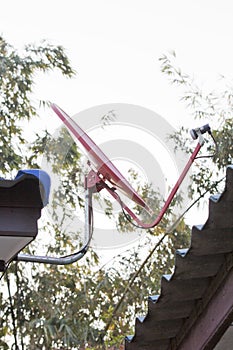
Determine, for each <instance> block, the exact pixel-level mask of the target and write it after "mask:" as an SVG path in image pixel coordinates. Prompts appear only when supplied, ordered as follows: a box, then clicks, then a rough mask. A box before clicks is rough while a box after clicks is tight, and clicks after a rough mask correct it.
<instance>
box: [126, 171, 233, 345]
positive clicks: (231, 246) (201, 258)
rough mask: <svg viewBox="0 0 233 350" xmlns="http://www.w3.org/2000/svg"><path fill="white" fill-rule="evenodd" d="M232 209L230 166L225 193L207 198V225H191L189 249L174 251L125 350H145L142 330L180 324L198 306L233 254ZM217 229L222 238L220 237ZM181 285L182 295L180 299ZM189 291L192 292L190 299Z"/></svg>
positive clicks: (231, 172) (145, 343)
mask: <svg viewBox="0 0 233 350" xmlns="http://www.w3.org/2000/svg"><path fill="white" fill-rule="evenodd" d="M229 203H230V204H229ZM232 208H233V165H229V166H228V167H227V169H226V180H225V189H224V191H223V192H222V193H221V194H220V195H214V196H213V195H212V196H210V198H209V216H208V219H207V221H206V223H205V224H204V225H196V226H193V228H192V233H191V244H190V247H189V248H185V249H178V250H177V252H176V256H175V270H174V273H173V274H172V275H164V276H162V278H161V293H160V295H156V296H149V298H148V311H147V314H146V315H145V316H144V317H143V319H141V320H142V322H140V323H139V320H136V325H135V326H136V330H135V334H134V335H131V336H128V337H126V338H125V340H126V341H125V348H126V350H127V349H130V350H131V349H134V348H135V349H142V350H144V349H147V346H148V344H147V343H148V342H149V340H146V338H145V337H144V336H143V335H142V334H143V329H146V327H147V328H150V327H152V326H151V325H152V323H153V327H154V328H157V329H159V327H160V326H161V325H162V322H164V321H171V320H172V319H174V320H176V321H178V320H179V319H182V322H183V321H184V320H185V319H187V318H188V316H189V315H191V314H192V310H193V306H194V305H197V304H196V303H197V300H200V299H201V298H202V296H203V294H204V292H205V290H207V289H208V287H209V286H210V285H211V281H212V280H213V277H214V276H215V275H216V274H217V272H218V271H219V270H220V268H221V266H222V265H223V262H224V261H225V259H226V258H227V256H228V255H229V253H230V254H231V253H232V252H233V235H232V229H233V218H232V217H233V215H232ZM222 214H224V219H222V217H223V216H222ZM219 230H221V232H222V233H223V235H219ZM203 264H204V265H203ZM182 285H183V290H184V293H183V295H182V298H180V294H182ZM185 291H186V294H185ZM190 291H191V292H192V293H193V298H192V297H191V294H192V293H191V292H190ZM173 306H174V308H173V311H171V312H169V311H168V309H170V310H171V308H172V307H173ZM176 312H177V314H176ZM182 315H183V316H182ZM176 317H177V318H176ZM140 328H141V330H140V332H139V331H138V330H139V329H140ZM138 333H140V334H138ZM146 333H147V332H146ZM158 333H159V332H158ZM178 333H179V332H177V335H178ZM161 336H162V332H161ZM140 338H141V340H140ZM172 338H173V339H174V338H176V336H174V337H172ZM151 339H152V338H151ZM163 340H164V338H161V344H162V343H163ZM153 341H154V342H156V343H157V341H159V334H158V337H157V338H156V337H153ZM170 341H171V338H170V339H169V342H170ZM131 344H132V345H131ZM140 344H141V347H140ZM148 349H149V348H148ZM151 349H152V348H151ZM156 349H158V350H160V349H161V350H163V349H164V350H166V349H169V347H168V346H167V345H164V347H163V345H161V347H156Z"/></svg>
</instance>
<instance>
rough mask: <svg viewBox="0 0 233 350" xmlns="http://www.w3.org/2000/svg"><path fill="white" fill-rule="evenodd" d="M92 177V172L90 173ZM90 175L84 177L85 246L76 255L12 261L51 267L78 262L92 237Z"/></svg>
mask: <svg viewBox="0 0 233 350" xmlns="http://www.w3.org/2000/svg"><path fill="white" fill-rule="evenodd" d="M90 173H91V175H92V171H91V172H90ZM90 173H89V174H88V176H86V177H85V228H84V235H85V244H84V245H83V247H82V248H81V249H80V250H79V251H78V252H76V253H73V254H70V255H67V256H62V257H52V256H40V255H30V254H18V255H17V256H16V257H15V259H14V260H16V261H24V262H33V263H42V264H51V265H69V264H72V263H74V262H76V261H78V260H80V259H81V258H82V257H83V256H84V255H85V254H86V252H87V250H88V248H89V244H90V241H91V237H92V230H93V222H92V221H93V219H92V194H93V193H94V192H95V190H96V183H95V184H94V185H93V183H88V179H89V178H90Z"/></svg>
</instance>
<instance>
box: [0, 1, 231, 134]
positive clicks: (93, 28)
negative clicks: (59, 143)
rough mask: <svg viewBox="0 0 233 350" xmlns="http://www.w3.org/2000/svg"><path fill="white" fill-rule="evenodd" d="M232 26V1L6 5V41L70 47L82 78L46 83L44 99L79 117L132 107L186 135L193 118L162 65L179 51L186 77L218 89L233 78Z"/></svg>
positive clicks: (41, 84)
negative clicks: (108, 107)
mask: <svg viewBox="0 0 233 350" xmlns="http://www.w3.org/2000/svg"><path fill="white" fill-rule="evenodd" d="M232 18H233V2H232V1H231V0H221V1H216V0H211V1H210V0H196V1H194V0H193V1H190V0H189V1H188V0H176V1H172V0H169V1H165V0H157V1H156V0H140V1H139V0H115V1H113V0H98V1H96V0H85V1H81V0H67V1H66V2H65V1H60V0H56V1H55V0H40V1H32V0H21V1H17V0H8V1H2V2H1V10H0V33H1V34H2V35H3V37H4V38H5V39H6V40H7V41H8V42H9V43H11V44H12V45H14V46H15V47H18V48H22V46H23V45H25V44H28V43H30V42H35V43H38V42H39V41H40V40H41V39H48V41H49V42H51V43H52V44H59V45H62V46H64V47H65V49H66V51H67V54H68V56H69V57H70V59H71V62H72V65H73V67H74V68H75V69H76V71H77V73H78V74H77V76H76V77H75V78H73V79H72V80H70V79H65V78H63V77H62V76H61V74H60V73H58V72H54V73H51V74H49V75H46V76H45V75H42V74H41V75H38V76H37V77H36V81H35V83H36V86H35V98H36V99H45V100H50V101H54V102H55V103H57V104H58V105H60V106H61V107H62V108H63V109H64V110H66V111H67V112H68V113H69V114H71V115H74V114H76V113H78V112H79V111H82V110H84V109H86V108H90V107H93V106H95V105H100V104H104V103H115V102H116V103H131V104H136V105H140V106H142V107H146V108H149V109H151V110H154V111H155V112H157V113H158V114H160V115H161V116H162V117H164V118H166V119H167V120H168V121H169V122H170V123H171V124H172V125H174V126H177V127H178V126H180V125H181V124H182V123H186V125H188V119H187V116H188V112H187V111H186V110H185V108H184V106H183V104H182V103H181V102H180V101H179V97H180V92H179V90H178V89H177V88H176V87H174V86H170V84H169V83H168V81H167V78H166V77H165V76H163V75H162V74H161V72H160V64H159V62H158V58H159V57H160V56H161V55H162V54H164V53H167V52H168V50H175V51H176V53H177V58H178V62H179V65H180V66H181V67H182V68H183V69H184V71H186V72H188V73H190V74H191V75H192V74H194V75H195V76H196V77H197V78H198V79H199V80H200V81H203V83H204V84H206V85H207V86H208V87H213V89H214V88H215V86H216V85H215V84H217V79H218V75H219V74H224V75H226V76H232V62H233V49H232V33H233V21H232ZM43 123H45V126H49V124H50V121H49V118H47V120H45V118H43ZM52 123H53V124H54V121H53V122H52ZM46 124H47V125H46ZM35 131H37V130H35Z"/></svg>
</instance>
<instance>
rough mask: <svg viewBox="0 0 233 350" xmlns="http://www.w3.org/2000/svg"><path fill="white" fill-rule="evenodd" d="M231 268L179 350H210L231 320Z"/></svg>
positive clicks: (232, 314) (232, 317) (232, 275)
mask: <svg viewBox="0 0 233 350" xmlns="http://www.w3.org/2000/svg"><path fill="white" fill-rule="evenodd" d="M232 291H233V268H232V269H231V270H230V272H229V273H228V275H227V277H226V278H225V280H224V281H223V282H222V284H221V285H220V286H219V288H218V289H217V290H216V293H215V295H214V296H213V298H212V299H211V300H210V302H209V304H208V305H207V307H206V308H205V309H204V310H203V313H202V314H201V315H200V316H199V318H198V319H197V320H196V323H195V324H194V325H193V327H192V328H191V330H190V332H189V333H188V334H187V335H186V337H185V338H184V340H183V342H182V343H181V344H180V345H179V347H178V349H179V350H197V349H198V350H212V349H213V348H214V346H215V345H216V344H217V343H218V341H219V340H220V338H221V337H222V335H223V334H224V332H225V331H226V330H227V328H228V327H229V325H230V324H231V322H232V320H233V298H232Z"/></svg>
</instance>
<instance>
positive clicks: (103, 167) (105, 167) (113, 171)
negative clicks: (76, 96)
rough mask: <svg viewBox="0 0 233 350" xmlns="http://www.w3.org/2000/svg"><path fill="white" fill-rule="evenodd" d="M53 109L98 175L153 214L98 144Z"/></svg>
mask: <svg viewBox="0 0 233 350" xmlns="http://www.w3.org/2000/svg"><path fill="white" fill-rule="evenodd" d="M51 108H52V109H53V111H54V112H55V113H56V114H57V115H58V117H59V118H60V119H61V120H62V121H63V123H64V124H65V125H66V127H67V128H68V129H69V130H70V132H71V133H72V134H73V135H74V136H75V138H76V139H77V140H78V141H79V142H80V143H81V145H82V146H83V147H84V149H85V151H86V152H87V157H88V159H89V160H90V162H91V163H92V165H93V166H94V168H95V170H96V171H97V174H101V175H102V176H103V179H104V180H108V181H109V182H110V183H111V184H112V185H113V186H115V187H117V188H118V189H119V190H121V191H122V192H123V193H124V194H125V195H126V196H127V197H129V198H130V199H132V200H133V201H134V202H135V203H137V204H139V205H140V206H141V207H143V208H145V209H146V210H147V211H148V212H149V213H151V212H152V210H151V209H150V208H149V206H148V205H147V204H146V203H145V201H144V200H143V199H142V198H141V197H140V196H139V195H138V193H137V192H136V191H135V190H134V189H133V187H132V186H131V185H130V183H129V182H128V181H127V180H126V178H125V177H124V176H123V175H122V174H121V172H120V171H119V170H118V169H117V168H116V167H115V165H114V164H113V163H112V162H111V161H110V159H109V158H108V157H107V156H106V155H105V154H104V152H103V151H102V150H101V149H100V148H99V147H98V146H97V145H96V143H95V142H94V141H93V140H92V139H91V138H90V137H89V136H88V135H87V134H86V133H85V131H84V130H83V129H82V128H80V126H79V125H78V124H77V123H76V122H75V121H74V120H73V119H72V118H70V117H69V116H68V114H66V113H65V112H64V111H63V110H62V109H61V108H60V107H58V106H57V105H56V104H54V103H52V104H51Z"/></svg>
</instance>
